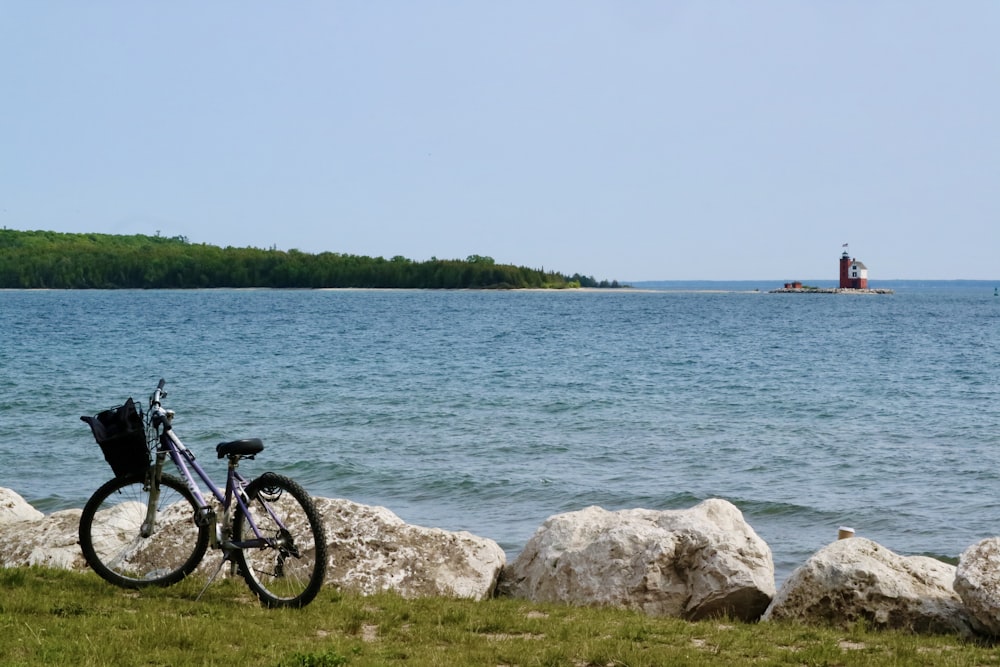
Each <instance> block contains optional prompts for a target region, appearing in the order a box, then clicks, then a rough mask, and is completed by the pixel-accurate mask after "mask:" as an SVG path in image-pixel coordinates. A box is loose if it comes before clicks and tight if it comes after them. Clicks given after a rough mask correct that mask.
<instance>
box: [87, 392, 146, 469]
mask: <svg viewBox="0 0 1000 667" xmlns="http://www.w3.org/2000/svg"><path fill="white" fill-rule="evenodd" d="M80 419H81V420H83V421H85V422H87V423H88V424H90V430H91V431H93V432H94V439H95V440H97V444H99V445H100V446H101V450H102V451H103V452H104V458H105V460H107V462H108V464H109V465H110V466H111V469H112V470H113V471H114V473H115V477H124V476H125V475H128V474H129V473H141V472H145V470H146V468H148V467H149V463H150V460H149V449H148V448H147V447H146V429H145V427H144V425H143V423H142V415H141V414H139V411H138V410H136V407H135V402H134V401H133V400H132V399H131V398H129V399H128V400H127V401H125V405H122V406H119V407H117V408H111V409H110V410H105V411H104V412H100V413H98V415H97V416H96V417H80Z"/></svg>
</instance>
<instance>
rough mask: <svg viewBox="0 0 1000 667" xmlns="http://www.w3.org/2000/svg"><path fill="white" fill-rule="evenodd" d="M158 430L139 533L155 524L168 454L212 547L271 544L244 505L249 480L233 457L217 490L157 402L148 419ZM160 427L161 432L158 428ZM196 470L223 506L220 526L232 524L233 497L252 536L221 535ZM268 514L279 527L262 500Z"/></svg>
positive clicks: (248, 546) (282, 525) (214, 514)
mask: <svg viewBox="0 0 1000 667" xmlns="http://www.w3.org/2000/svg"><path fill="white" fill-rule="evenodd" d="M150 421H151V422H152V423H153V425H154V427H155V428H156V429H157V432H158V440H159V443H160V446H159V447H158V448H157V452H156V463H155V465H154V466H153V467H152V468H151V469H150V470H151V474H152V476H153V477H152V479H151V480H150V494H149V506H148V508H147V511H146V520H145V521H144V522H143V525H142V533H143V535H144V536H148V535H149V534H151V533H152V531H153V530H155V528H154V527H155V525H156V511H157V505H158V504H159V480H160V474H161V473H162V472H163V465H164V463H165V462H166V458H167V456H169V457H170V460H171V461H173V463H174V465H175V466H176V467H177V469H178V470H179V471H180V473H181V475H182V476H183V477H184V482H185V484H186V485H187V487H188V488H189V489H190V490H191V493H193V494H194V497H195V499H196V500H197V501H198V507H199V510H198V512H199V513H198V515H197V516H195V517H194V520H195V522H196V523H198V525H203V524H202V523H199V522H206V523H207V525H208V526H209V529H210V530H209V534H208V539H209V545H210V546H211V547H212V548H222V549H224V550H227V551H229V550H232V549H254V548H262V547H267V546H274V540H273V539H268V538H266V537H264V536H263V535H262V534H261V531H260V529H259V528H258V527H257V524H256V522H255V521H254V520H253V516H252V515H251V512H250V510H249V508H248V507H247V503H246V498H245V494H244V493H243V489H244V488H245V487H246V485H247V484H249V483H250V482H249V480H248V479H246V478H245V477H244V476H243V475H241V474H240V473H239V471H238V470H237V469H236V461H237V460H238V459H237V458H235V457H230V459H229V467H228V470H227V473H226V487H225V490H224V491H223V490H220V488H219V487H218V486H217V485H216V484H215V483H214V482H213V481H212V479H211V478H210V477H209V476H208V473H207V472H205V469H204V468H202V467H201V464H199V463H198V461H197V460H195V455H194V452H192V451H191V450H190V449H188V447H187V446H186V445H185V444H184V443H183V442H181V439H180V438H179V437H178V436H177V434H176V433H174V431H173V429H172V428H171V427H170V417H169V415H167V414H166V411H164V410H163V409H162V408H160V407H159V406H158V405H157V406H155V407H154V408H153V413H152V415H151V420H150ZM161 427H162V429H163V430H162V432H160V429H161ZM192 470H193V471H194V473H195V474H197V476H198V477H199V478H201V481H202V482H203V483H204V484H205V486H206V487H208V489H209V490H210V491H211V493H212V495H213V496H214V497H215V499H216V500H217V501H218V502H219V504H220V505H221V506H222V511H223V520H222V524H221V526H222V527H223V528H225V529H226V530H228V528H229V526H230V524H231V514H230V510H231V508H232V503H233V500H234V499H235V500H236V504H237V506H238V507H239V508H240V510H242V513H243V516H245V517H246V519H247V523H248V524H249V525H250V528H251V530H253V534H254V536H255V538H254V539H251V540H241V541H239V542H232V541H231V540H230V539H229V536H228V535H224V534H223V533H222V531H220V530H219V528H220V524H219V522H218V517H217V516H216V513H215V510H214V509H212V507H211V505H210V504H209V503H208V502H207V500H206V498H205V495H204V494H203V493H202V491H201V488H200V487H199V486H198V483H197V482H196V481H195V478H194V475H192V473H191V471H192ZM262 504H263V505H264V506H265V507H266V508H267V511H268V514H270V516H271V518H272V519H273V520H274V521H275V522H276V523H277V524H278V525H279V526H281V527H282V528H284V527H285V526H284V524H282V522H281V519H280V517H279V516H278V515H277V513H276V512H274V511H273V510H272V509H271V507H270V505H269V504H267V503H266V502H265V503H262Z"/></svg>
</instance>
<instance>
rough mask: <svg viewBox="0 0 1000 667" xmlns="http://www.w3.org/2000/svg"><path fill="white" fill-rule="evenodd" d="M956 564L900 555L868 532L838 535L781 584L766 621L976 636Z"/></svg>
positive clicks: (765, 616)
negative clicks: (861, 622)
mask: <svg viewBox="0 0 1000 667" xmlns="http://www.w3.org/2000/svg"><path fill="white" fill-rule="evenodd" d="M954 579H955V566H954V565H949V564H947V563H943V562H941V561H939V560H936V559H934V558H929V557H926V556H900V555H898V554H896V553H893V552H892V551H890V550H889V549H886V548H885V547H882V546H880V545H878V544H876V543H875V542H873V541H871V540H868V539H865V538H863V537H853V538H850V539H844V540H837V541H836V542H833V543H832V544H829V545H827V546H826V547H824V548H823V549H821V550H820V551H818V552H816V553H815V554H813V556H812V557H810V558H809V560H807V561H806V562H805V564H803V565H802V566H801V567H799V568H798V569H796V570H795V571H794V572H792V574H791V575H790V576H789V577H788V579H787V580H786V581H785V583H784V584H783V585H782V586H781V590H780V591H778V594H777V595H776V596H775V598H774V600H773V601H772V602H771V605H770V606H769V607H768V609H767V611H766V612H765V613H764V617H763V620H778V619H795V620H798V621H801V622H806V623H817V624H832V625H848V624H850V623H853V622H855V621H858V620H861V619H864V620H866V621H868V622H869V623H870V624H871V625H872V626H874V627H878V628H895V629H904V630H911V631H913V632H925V633H949V634H950V633H957V634H961V635H966V636H968V635H971V634H972V632H973V630H974V628H975V623H974V621H973V620H972V618H971V617H970V615H969V614H968V612H967V611H966V610H965V609H964V607H963V606H962V601H961V599H960V598H959V597H958V594H957V593H956V592H955V590H954V588H953V586H952V582H953V581H954Z"/></svg>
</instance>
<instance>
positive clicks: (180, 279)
mask: <svg viewBox="0 0 1000 667" xmlns="http://www.w3.org/2000/svg"><path fill="white" fill-rule="evenodd" d="M618 286H619V285H618V283H617V282H616V281H613V282H608V281H606V280H603V281H600V282H598V281H596V280H595V279H594V278H593V277H586V276H581V275H580V274H573V275H572V276H566V275H563V274H560V273H557V272H551V271H548V272H547V271H545V270H543V269H530V268H526V267H523V266H513V265H510V264H497V263H496V262H495V261H494V260H493V258H492V257H488V256H483V255H471V256H469V257H467V258H466V259H465V260H457V259H449V260H441V259H437V258H432V259H430V260H427V261H414V260H410V259H407V258H405V257H402V256H398V255H397V256H396V257H393V258H391V259H385V258H382V257H365V256H361V255H348V254H341V253H334V252H322V253H319V254H310V253H304V252H300V251H298V250H288V251H283V250H277V249H275V248H272V249H267V250H265V249H260V248H234V247H225V248H220V247H218V246H212V245H207V244H204V243H202V244H195V243H191V242H189V241H188V239H187V238H185V237H183V236H172V237H166V236H160V235H159V234H157V235H156V236H146V235H141V234H136V235H131V236H127V235H112V234H66V233H60V232H47V231H18V230H11V229H6V228H5V229H0V288H15V289H38V288H48V289H125V288H135V289H163V288H175V289H176V288H181V289H183V288H210V287H271V288H324V287H331V288H334V287H359V288H428V289H524V288H554V289H564V288H574V287H618Z"/></svg>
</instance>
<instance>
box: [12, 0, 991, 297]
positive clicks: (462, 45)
mask: <svg viewBox="0 0 1000 667" xmlns="http://www.w3.org/2000/svg"><path fill="white" fill-rule="evenodd" d="M997 35H1000V3H998V2H995V1H993V0H990V1H977V0H968V1H963V2H958V3H946V2H920V1H919V0H900V1H891V0H887V1H875V2H861V1H847V2H822V1H820V0H815V1H805V0H802V1H795V2H791V1H789V2H772V1H769V0H762V1H761V2H714V1H710V0H709V1H697V2H695V1H691V2H681V1H677V2H671V1H668V0H658V1H655V2H645V1H642V0H636V1H632V2H628V1H623V2H617V1H615V2H611V1H608V2H592V1H588V0H572V1H570V0H565V1H563V0H550V1H543V2H537V1H532V2H522V1H518V0H514V1H512V2H486V1H483V2H478V1H463V2H456V1H454V0H452V1H450V2H437V1H414V2H402V1H389V0H385V1H364V2H362V1H358V2H335V1H333V0H330V1H324V2H308V1H303V2H296V3H264V2H254V1H249V2H227V1H224V0H220V1H218V2H207V3H206V2H185V1H180V2H169V3H167V2H163V3H154V2H124V1H121V2H106V1H105V2H102V1H100V0H95V1H88V2H68V1H67V2H57V1H50V2H15V1H10V2H2V3H0V226H4V227H7V228H12V229H46V230H55V231H66V232H106V233H120V234H132V233H143V234H155V233H157V232H159V233H161V234H163V235H165V236H176V235H183V236H186V237H188V238H189V239H190V240H191V241H192V242H197V243H202V242H203V243H209V244H215V245H221V246H227V245H232V246H256V247H261V248H270V247H277V248H280V249H286V250H287V249H291V248H297V249H299V250H302V251H305V252H321V251H333V252H342V253H351V254H361V255H372V256H383V257H392V256H395V255H403V256H406V257H409V258H411V259H416V260H424V259H429V258H431V257H439V258H465V257H466V256H468V255H471V254H480V255H490V256H492V257H494V258H495V259H496V260H497V261H499V262H505V263H513V264H518V265H525V266H531V267H538V268H540V267H544V268H545V269H549V270H557V271H561V272H565V273H574V272H579V273H583V274H585V275H593V276H595V277H597V278H599V279H601V278H607V279H617V280H624V281H629V280H631V281H638V280H686V279H690V280H695V279H701V280H713V279H717V280H736V279H748V280H756V279H774V280H779V281H783V280H789V279H810V278H820V279H822V278H829V279H834V278H836V271H837V257H838V256H839V255H840V252H841V250H842V245H843V244H844V243H849V244H850V250H851V253H852V254H853V255H855V256H857V257H858V259H861V260H862V261H864V262H865V264H866V265H867V266H868V268H869V274H870V278H871V281H872V283H873V284H876V283H877V282H878V280H879V279H880V278H881V279H910V278H913V279H916V278H927V279H930V278H940V279H950V278H964V279H984V280H987V279H996V278H1000V261H998V254H1000V187H998V184H1000V40H998V39H997Z"/></svg>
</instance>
